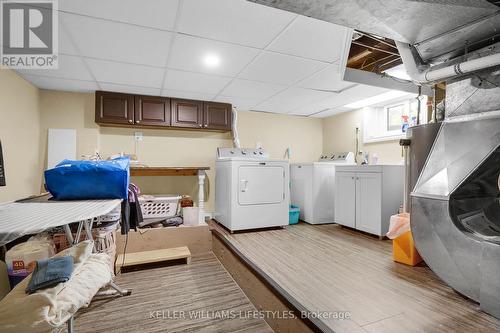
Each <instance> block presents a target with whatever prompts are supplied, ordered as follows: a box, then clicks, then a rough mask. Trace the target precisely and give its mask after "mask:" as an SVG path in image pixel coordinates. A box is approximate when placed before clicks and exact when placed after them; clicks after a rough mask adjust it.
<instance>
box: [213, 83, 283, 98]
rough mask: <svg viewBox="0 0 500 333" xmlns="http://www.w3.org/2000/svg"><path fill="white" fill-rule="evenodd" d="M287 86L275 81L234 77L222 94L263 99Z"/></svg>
mask: <svg viewBox="0 0 500 333" xmlns="http://www.w3.org/2000/svg"><path fill="white" fill-rule="evenodd" d="M286 87H287V86H285V85H280V84H274V83H266V82H258V81H249V80H241V79H234V80H233V82H231V84H229V86H227V87H226V88H225V89H224V91H222V93H221V95H225V96H232V97H241V98H247V99H253V100H263V99H266V98H268V97H271V96H272V95H274V94H276V93H278V92H279V91H281V90H283V89H285V88H286Z"/></svg>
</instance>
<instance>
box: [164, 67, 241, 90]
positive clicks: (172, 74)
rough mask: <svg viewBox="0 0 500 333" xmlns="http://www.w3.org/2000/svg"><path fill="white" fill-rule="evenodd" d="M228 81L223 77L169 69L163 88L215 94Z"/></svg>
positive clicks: (228, 79)
mask: <svg viewBox="0 0 500 333" xmlns="http://www.w3.org/2000/svg"><path fill="white" fill-rule="evenodd" d="M230 81H231V79H230V78H227V77H223V76H216V75H208V74H201V73H193V72H185V71H176V70H172V69H169V70H167V74H166V77H165V83H164V85H163V88H164V89H170V90H182V91H192V92H197V93H204V94H206V93H208V94H217V93H218V92H219V91H221V90H222V88H224V87H225V86H226V85H227V84H228V83H229V82H230Z"/></svg>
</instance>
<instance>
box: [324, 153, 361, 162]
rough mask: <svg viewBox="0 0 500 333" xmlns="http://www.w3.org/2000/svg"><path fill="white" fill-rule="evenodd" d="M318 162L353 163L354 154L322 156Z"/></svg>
mask: <svg viewBox="0 0 500 333" xmlns="http://www.w3.org/2000/svg"><path fill="white" fill-rule="evenodd" d="M319 161H320V162H346V163H354V153H352V152H341V153H329V154H322V155H321V156H320V157H319Z"/></svg>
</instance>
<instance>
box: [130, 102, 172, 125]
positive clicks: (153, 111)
mask: <svg viewBox="0 0 500 333" xmlns="http://www.w3.org/2000/svg"><path fill="white" fill-rule="evenodd" d="M134 122H135V124H137V125H150V126H170V99H168V98H165V97H155V96H135V120H134Z"/></svg>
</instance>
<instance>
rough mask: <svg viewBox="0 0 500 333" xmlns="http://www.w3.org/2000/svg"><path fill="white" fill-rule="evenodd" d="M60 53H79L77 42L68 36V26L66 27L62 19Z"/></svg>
mask: <svg viewBox="0 0 500 333" xmlns="http://www.w3.org/2000/svg"><path fill="white" fill-rule="evenodd" d="M58 35H59V45H58V46H59V53H60V54H78V51H77V50H76V48H75V44H74V43H73V41H72V40H71V39H70V37H69V36H68V33H67V32H66V28H64V24H63V23H62V20H59V31H58Z"/></svg>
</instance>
